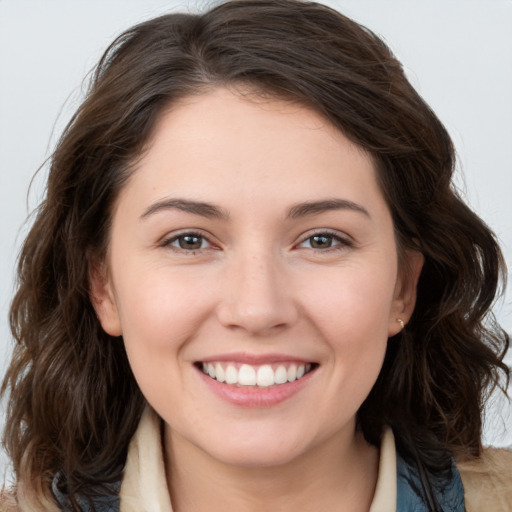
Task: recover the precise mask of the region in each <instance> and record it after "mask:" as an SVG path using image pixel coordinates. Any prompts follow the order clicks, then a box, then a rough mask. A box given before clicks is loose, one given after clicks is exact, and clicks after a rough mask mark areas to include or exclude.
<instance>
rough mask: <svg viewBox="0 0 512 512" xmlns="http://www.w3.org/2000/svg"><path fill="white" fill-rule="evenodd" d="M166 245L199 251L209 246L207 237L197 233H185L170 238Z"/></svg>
mask: <svg viewBox="0 0 512 512" xmlns="http://www.w3.org/2000/svg"><path fill="white" fill-rule="evenodd" d="M165 245H167V246H170V247H172V248H174V249H181V250H184V251H198V250H200V249H205V248H206V247H208V246H209V242H208V240H207V239H206V238H204V237H203V236H201V235H198V234H195V233H184V234H182V235H178V236H175V237H173V238H172V239H170V240H169V241H168V242H167V243H166V244H165Z"/></svg>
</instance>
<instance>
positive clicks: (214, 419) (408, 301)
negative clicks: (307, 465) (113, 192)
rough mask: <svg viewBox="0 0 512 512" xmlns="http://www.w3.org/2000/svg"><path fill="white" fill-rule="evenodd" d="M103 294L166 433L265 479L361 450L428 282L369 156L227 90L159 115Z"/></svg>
mask: <svg viewBox="0 0 512 512" xmlns="http://www.w3.org/2000/svg"><path fill="white" fill-rule="evenodd" d="M418 266H419V265H418ZM92 300H93V302H94V304H95V307H96V309H97V312H98V315H99V318H100V320H101V322H102V325H103V327H104V329H105V330H106V331H107V332H109V333H110V334H112V335H122V336H123V340H124V343H125V346H126V350H127V354H128V357H129V361H130V364H131V367H132V369H133V373H134V375H135V378H136V379H137V382H138V384H139V386H140V389H141V390H142V393H143V394H144V395H145V397H146V398H147V400H148V402H149V403H150V404H151V405H152V406H153V408H154V409H155V410H156V411H157V413H158V414H159V415H160V416H161V417H162V418H163V420H164V421H165V425H166V437H167V438H169V439H171V440H172V442H173V443H175V444H176V445H177V446H189V447H193V448H194V449H195V450H196V451H197V452H198V453H202V454H204V455H205V456H208V457H210V458H213V459H215V460H217V461H221V462H223V463H228V464H234V465H245V466H251V467H254V466H269V465H277V464H283V463H286V462H289V461H292V460H295V459H297V458H300V457H301V456H303V455H304V454H306V453H313V452H314V451H315V450H316V449H320V447H322V446H327V445H329V444H332V443H338V442H341V440H342V439H344V440H350V439H352V438H354V435H355V434H354V432H355V416H356V412H357V410H358V408H359V407H360V405H361V403H362V402H363V400H364V399H365V397H366V396H367V394H368V393H369V391H370V389H371V387H372V386H373V384H374V382H375V380H376V378H377V376H378V373H379V371H380V368H381V365H382V361H383V357H384V354H385V350H386V345H387V342H388V337H389V336H392V335H394V334H396V333H397V332H398V331H399V330H400V325H399V322H397V319H398V318H401V319H403V320H404V321H407V319H408V317H409V315H410V313H411V310H412V307H413V302H414V279H409V280H407V282H406V281H405V280H404V279H402V278H401V273H400V272H399V269H398V263H397V249H396V244H395V237H394V230H393V223H392V220H391V215H390V212H389V209H388V207H387V205H386V202H385V200H384V198H383V195H382V193H381V191H380V189H379V186H378V185H377V181H376V176H375V168H374V165H373V163H372V160H371V159H370V158H369V156H368V155H367V154H365V153H364V152H363V151H362V150H361V149H360V148H358V147H357V146H356V145H354V144H353V143H351V142H350V141H349V140H348V139H347V138H346V137H345V136H344V135H342V134H341V133H340V132H339V131H337V130H335V129H334V128H333V127H332V126H331V125H329V124H328V123H327V122H326V121H324V119H323V118H322V117H320V116H319V115H317V114H316V113H314V112H312V111H311V110H308V109H306V108H303V107H300V106H297V105H291V104H289V103H285V102H281V101H277V100H275V101H267V102H264V103H263V102H262V100H252V101H251V100H248V99H247V98H245V99H244V98H241V97H240V96H237V95H235V94H233V93H231V92H229V91H227V90H224V89H220V90H215V91H213V92H209V93H207V94H204V95H203V96H199V97H194V98H190V99H187V100H186V101H182V102H181V103H180V104H178V105H175V106H174V107H173V108H172V109H171V110H169V111H168V112H167V113H165V114H164V115H163V116H162V118H161V120H160V122H159V123H158V125H157V127H156V131H155V135H154V138H153V140H152V144H151V146H150V148H149V150H148V152H147V153H146V154H145V156H144V157H143V159H142V160H141V161H140V163H139V165H138V167H137V169H136V170H135V171H134V173H133V175H132V177H131V178H130V180H129V181H128V183H127V184H126V186H125V187H124V189H123V190H122V191H121V193H120V196H119V198H118V201H117V204H116V208H115V210H114V214H113V224H112V231H111V239H110V245H109V249H108V255H107V259H106V262H105V265H104V267H103V270H102V269H99V270H98V269H96V270H95V271H94V272H92Z"/></svg>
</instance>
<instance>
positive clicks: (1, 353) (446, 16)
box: [0, 0, 512, 481]
mask: <svg viewBox="0 0 512 512" xmlns="http://www.w3.org/2000/svg"><path fill="white" fill-rule="evenodd" d="M213 3H214V2H213V1H207V0H203V1H201V0H190V1H185V0H183V1H171V0H169V1H157V0H122V1H121V0H45V1H44V2H43V1H41V0H0V374H3V371H4V369H5V366H6V364H7V360H8V358H9V353H10V350H11V346H12V340H11V336H10V333H9V329H8V325H7V311H8V307H9V301H10V298H11V296H12V292H13V282H14V267H15V260H16V255H17V252H18V248H19V246H20V243H21V241H22V240H23V237H24V234H25V233H26V226H23V225H24V221H25V219H26V217H27V214H28V213H29V212H30V211H32V210H33V209H34V207H35V206H36V205H37V203H38V202H39V200H40V198H41V196H42V190H43V187H44V178H45V176H46V172H45V170H44V169H43V171H42V172H41V173H39V175H38V176H37V177H36V178H35V180H34V182H33V186H32V188H31V192H30V194H28V189H29V185H30V183H31V178H32V176H33V174H34V172H35V171H36V170H37V168H38V167H39V166H40V165H41V164H42V163H43V162H44V160H45V158H47V157H48V156H49V154H50V152H51V148H52V147H53V146H54V144H55V141H56V140H57V138H58V135H59V134H60V132H61V131H62V129H63V127H64V126H65V124H66V122H67V120H68V119H69V118H70V116H71V114H72V112H73V111H74V110H75V109H76V107H77V106H78V104H79V102H80V98H81V95H82V92H83V90H84V84H85V82H84V81H83V79H84V77H85V75H86V74H87V73H88V71H90V69H91V68H92V67H93V66H94V64H95V63H96V61H97V60H98V58H99V57H100V55H101V53H102V51H103V50H104V49H105V48H106V47H107V45H108V44H109V43H110V42H111V41H112V40H113V39H114V37H115V36H116V35H118V34H119V33H120V32H121V31H123V30H124V29H126V28H128V27H129V26H131V25H133V24H135V23H138V22H139V21H142V20H144V19H147V18H150V17H153V16H156V15H159V14H162V13H166V12H169V11H171V10H185V11H196V10H198V9H201V8H203V7H205V6H208V5H212V4H213ZM324 3H327V4H329V5H331V6H333V7H335V8H337V9H338V10H340V11H341V12H343V13H344V14H347V15H349V16H351V17H353V18H354V19H356V20H357V21H359V22H360V23H362V24H364V25H366V26H368V27H369V28H371V29H372V30H373V31H375V32H377V33H378V34H379V35H380V36H382V37H383V38H384V39H385V40H386V42H387V43H388V44H389V45H390V46H391V48H392V49H393V50H394V51H395V53H396V54H397V56H398V57H399V59H400V60H401V61H402V62H403V64H404V67H405V70H406V72H407V74H408V76H409V79H410V80H411V81H412V83H413V85H414V86H415V87H416V88H417V89H418V90H419V92H420V94H422V96H423V97H424V98H425V99H426V100H427V102H428V103H429V104H430V105H431V106H432V108H433V109H434V111H435V112H436V113H437V114H438V116H439V117H440V118H441V120H442V121H443V122H444V123H445V125H446V126H447V128H448V130H449V132H450V134H451V135H452V137H453V139H454V142H455V146H456V149H457V152H458V157H459V164H458V176H457V183H458V185H459V186H460V187H461V189H462V190H463V191H464V194H465V197H466V199H467V201H468V202H469V203H470V204H471V205H472V206H473V207H474V209H476V211H477V212H478V213H479V214H480V215H481V217H483V219H484V220H485V221H486V222H487V223H488V224H489V225H490V226H491V227H492V228H493V229H494V231H495V232H496V234H497V235H498V237H499V239H500V241H501V243H502V246H503V249H504V251H505V256H506V259H507V261H508V265H509V267H512V0H479V1H472V0H428V1H427V0H416V1H414V2H412V1H410V0H402V1H398V0H386V1H383V0H339V1H326V2H324ZM461 170H462V171H461ZM462 172H463V173H464V177H463V176H462ZM511 281H512V280H511ZM510 288H512V286H510ZM495 311H496V314H497V316H498V319H499V320H500V321H501V323H502V325H503V327H504V328H505V329H506V330H507V331H508V332H509V333H510V332H512V290H509V292H508V293H507V295H506V296H505V298H504V300H502V301H501V302H500V303H499V304H498V305H497V306H496V308H495ZM511 359H512V357H510V354H509V357H508V362H509V364H510V363H511ZM495 402H496V403H494V404H493V405H492V406H491V407H490V409H489V412H488V414H487V420H486V431H485V441H486V443H489V444H495V445H512V411H511V409H512V408H511V407H510V405H507V404H506V402H505V401H504V400H503V399H501V400H499V399H498V398H496V399H495ZM4 414H5V413H4V409H2V410H1V411H0V424H1V423H2V419H3V417H4ZM5 468H6V458H5V455H4V453H3V452H1V451H0V481H1V480H3V478H2V477H3V475H4V472H5Z"/></svg>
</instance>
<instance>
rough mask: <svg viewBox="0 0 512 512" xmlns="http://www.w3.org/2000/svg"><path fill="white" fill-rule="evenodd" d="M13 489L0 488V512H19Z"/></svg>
mask: <svg viewBox="0 0 512 512" xmlns="http://www.w3.org/2000/svg"><path fill="white" fill-rule="evenodd" d="M19 510H20V508H19V507H18V502H17V500H16V496H15V493H14V491H8V490H5V489H2V490H0V512H19Z"/></svg>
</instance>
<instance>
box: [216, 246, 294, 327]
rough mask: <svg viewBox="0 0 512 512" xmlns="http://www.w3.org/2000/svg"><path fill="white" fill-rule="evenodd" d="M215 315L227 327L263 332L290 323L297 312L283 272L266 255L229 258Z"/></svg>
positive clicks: (288, 325)
mask: <svg viewBox="0 0 512 512" xmlns="http://www.w3.org/2000/svg"><path fill="white" fill-rule="evenodd" d="M225 277H226V279H225V285H224V287H223V288H224V292H223V294H222V295H223V299H222V300H221V302H220V303H219V305H218V307H217V317H218V319H219V321H220V323H221V324H222V325H224V326H225V327H228V328H230V329H242V330H245V331H246V332H248V333H250V334H252V335H259V336H264V335H268V334H270V333H273V332H275V331H278V330H282V329H285V328H287V327H290V326H291V325H293V324H294V323H295V322H296V321H297V318H298V316H299V313H298V307H297V304H296V303H295V301H294V300H293V297H292V295H293V294H292V287H291V286H290V285H291V283H289V282H287V281H288V280H289V279H287V278H286V272H284V270H283V268H282V265H279V263H278V262H276V261H275V260H274V259H272V258H271V257H269V256H268V255H265V254H261V255H251V256H249V257H245V258H242V259H240V260H239V261H236V262H233V264H232V265H231V266H230V269H229V271H228V272H227V275H226V276H225Z"/></svg>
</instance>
